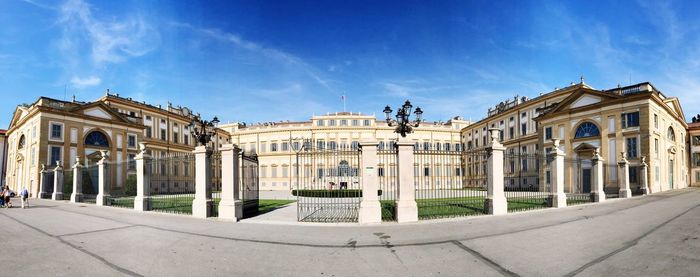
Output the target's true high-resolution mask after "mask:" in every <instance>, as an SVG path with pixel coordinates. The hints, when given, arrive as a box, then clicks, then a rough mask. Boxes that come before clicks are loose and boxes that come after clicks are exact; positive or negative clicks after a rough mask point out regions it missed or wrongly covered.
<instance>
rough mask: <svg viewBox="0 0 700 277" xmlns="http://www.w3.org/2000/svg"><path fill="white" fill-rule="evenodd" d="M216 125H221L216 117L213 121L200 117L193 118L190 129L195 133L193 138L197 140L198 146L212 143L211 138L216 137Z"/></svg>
mask: <svg viewBox="0 0 700 277" xmlns="http://www.w3.org/2000/svg"><path fill="white" fill-rule="evenodd" d="M216 124H219V119H218V118H217V117H216V116H215V117H214V118H213V119H212V120H211V121H206V120H204V119H202V118H201V117H200V116H199V115H196V116H193V117H192V122H190V125H189V127H190V129H191V130H192V132H193V133H192V136H193V137H194V138H195V139H196V140H197V145H199V146H206V145H207V143H209V142H210V141H211V137H212V136H213V135H215V133H214V132H215V128H214V127H215V125H216Z"/></svg>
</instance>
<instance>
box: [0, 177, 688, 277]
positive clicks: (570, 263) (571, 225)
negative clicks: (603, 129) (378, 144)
mask: <svg viewBox="0 0 700 277" xmlns="http://www.w3.org/2000/svg"><path fill="white" fill-rule="evenodd" d="M0 214H1V215H0V221H1V222H2V224H0V232H2V233H3V234H4V237H6V238H12V239H6V240H3V247H2V249H3V250H2V251H3V254H2V255H0V264H2V265H3V274H2V275H5V276H87V275H91V276H124V275H127V276H129V275H131V276H223V275H228V276H498V275H510V276H516V275H520V276H573V275H579V276H661V275H664V276H697V275H698V273H700V239H699V237H700V189H692V188H691V189H684V190H679V191H672V192H665V193H658V194H653V195H649V196H643V197H635V198H632V199H618V200H611V201H608V202H605V203H601V204H591V205H581V206H574V207H568V208H563V209H547V210H540V211H533V212H525V213H517V214H509V215H505V216H481V217H472V218H460V219H455V220H441V221H424V222H421V223H416V224H402V225H398V224H393V223H389V224H382V225H375V226H358V225H351V224H298V223H291V222H290V223H287V224H279V223H276V222H265V221H264V220H262V219H260V220H257V221H256V220H248V221H244V222H241V223H232V222H226V221H220V220H216V219H211V220H201V219H195V218H192V217H189V216H179V215H167V214H159V213H154V212H147V213H143V212H135V211H132V210H126V209H120V208H113V207H97V206H94V205H90V204H70V203H67V202H55V201H48V200H35V199H32V201H31V207H30V208H29V209H19V208H13V209H2V210H0Z"/></svg>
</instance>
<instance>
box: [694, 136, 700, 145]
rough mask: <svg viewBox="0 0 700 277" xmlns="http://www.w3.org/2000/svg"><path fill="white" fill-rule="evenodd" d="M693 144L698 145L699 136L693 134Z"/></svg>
mask: <svg viewBox="0 0 700 277" xmlns="http://www.w3.org/2000/svg"><path fill="white" fill-rule="evenodd" d="M692 141H693V145H700V136H693V139H692Z"/></svg>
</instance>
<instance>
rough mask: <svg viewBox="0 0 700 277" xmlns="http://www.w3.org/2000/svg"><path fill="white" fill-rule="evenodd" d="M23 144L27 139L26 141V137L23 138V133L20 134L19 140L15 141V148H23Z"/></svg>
mask: <svg viewBox="0 0 700 277" xmlns="http://www.w3.org/2000/svg"><path fill="white" fill-rule="evenodd" d="M25 144H27V141H26V139H25V138H24V135H22V136H21V137H20V138H19V142H18V143H17V149H20V150H22V149H24V145H25Z"/></svg>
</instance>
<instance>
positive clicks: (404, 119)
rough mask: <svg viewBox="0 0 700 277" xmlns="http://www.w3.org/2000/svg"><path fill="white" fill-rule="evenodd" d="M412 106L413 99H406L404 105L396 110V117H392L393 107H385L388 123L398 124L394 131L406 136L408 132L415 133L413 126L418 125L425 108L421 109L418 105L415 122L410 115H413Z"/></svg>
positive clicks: (390, 124) (391, 124)
mask: <svg viewBox="0 0 700 277" xmlns="http://www.w3.org/2000/svg"><path fill="white" fill-rule="evenodd" d="M412 108H413V105H411V101H408V100H406V102H405V103H404V104H403V106H401V107H399V109H398V111H396V119H393V118H391V113H392V112H393V111H392V110H391V107H389V106H386V107H384V113H385V114H386V123H387V124H388V125H389V126H396V129H395V130H394V132H395V133H398V134H400V135H401V137H404V138H405V137H406V134H410V133H413V128H416V127H418V126H419V125H420V122H421V120H422V116H423V110H421V108H420V107H416V110H415V111H414V112H413V113H414V114H415V115H416V120H415V121H413V122H411V121H410V119H409V117H410V116H411V109H412Z"/></svg>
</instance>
